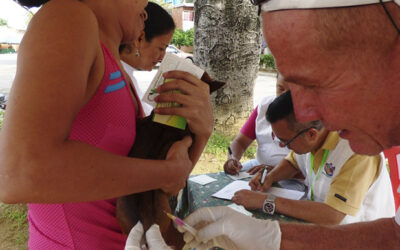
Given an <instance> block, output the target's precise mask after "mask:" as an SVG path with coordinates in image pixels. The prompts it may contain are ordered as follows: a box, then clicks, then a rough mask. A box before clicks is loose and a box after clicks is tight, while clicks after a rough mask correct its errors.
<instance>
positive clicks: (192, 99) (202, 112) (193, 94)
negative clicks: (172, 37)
mask: <svg viewBox="0 0 400 250" xmlns="http://www.w3.org/2000/svg"><path fill="white" fill-rule="evenodd" d="M163 76H164V78H165V79H174V80H171V81H168V82H166V83H164V84H162V85H161V86H159V87H158V88H157V92H159V93H160V95H159V96H157V97H156V98H155V101H156V102H157V103H162V102H177V103H179V104H181V105H182V106H180V107H169V108H156V109H155V110H154V112H155V113H157V114H162V115H179V116H182V117H184V118H186V121H187V123H188V125H189V128H190V130H191V131H192V133H194V134H195V135H196V136H201V137H203V138H207V139H208V138H209V137H210V136H211V133H212V132H213V125H214V117H213V113H212V107H211V102H210V89H209V86H208V85H207V84H206V83H204V82H203V81H201V80H199V79H198V78H197V77H195V76H194V75H192V74H190V73H187V72H183V71H170V72H166V73H164V74H163ZM172 90H179V91H180V92H178V91H172Z"/></svg>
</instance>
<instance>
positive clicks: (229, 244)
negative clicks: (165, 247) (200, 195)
mask: <svg viewBox="0 0 400 250" xmlns="http://www.w3.org/2000/svg"><path fill="white" fill-rule="evenodd" d="M185 222H186V223H188V224H189V225H191V226H193V227H195V228H198V231H197V234H196V236H193V235H192V234H190V233H189V232H185V235H184V240H185V241H186V242H187V245H189V246H190V247H195V248H196V249H207V248H210V247H213V246H218V247H222V248H225V249H229V250H235V249H237V250H239V249H246V250H253V249H254V250H256V249H271V250H277V249H279V247H280V244H281V230H280V227H279V223H278V222H277V221H271V220H258V219H255V218H252V217H249V216H246V215H244V214H241V213H238V212H236V211H234V210H233V209H231V208H229V207H203V208H200V209H198V210H196V211H195V212H194V213H192V214H191V215H189V216H188V217H187V218H186V219H185ZM178 229H179V230H180V231H185V230H184V229H183V228H182V227H179V228H178Z"/></svg>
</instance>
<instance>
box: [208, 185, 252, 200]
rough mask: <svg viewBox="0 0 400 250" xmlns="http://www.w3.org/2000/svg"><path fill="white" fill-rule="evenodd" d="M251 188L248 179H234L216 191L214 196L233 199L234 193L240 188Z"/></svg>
mask: <svg viewBox="0 0 400 250" xmlns="http://www.w3.org/2000/svg"><path fill="white" fill-rule="evenodd" d="M243 189H246V190H250V189H251V188H250V186H249V182H248V181H240V180H238V181H234V182H231V183H229V184H228V185H226V186H225V187H224V188H222V189H221V190H219V191H218V192H216V193H214V194H213V195H212V196H213V197H215V198H220V199H224V200H232V197H233V195H234V194H235V193H236V191H239V190H243Z"/></svg>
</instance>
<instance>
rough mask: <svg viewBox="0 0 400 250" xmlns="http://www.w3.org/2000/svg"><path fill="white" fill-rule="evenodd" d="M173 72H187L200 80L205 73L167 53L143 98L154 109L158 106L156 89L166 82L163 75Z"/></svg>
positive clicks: (187, 61) (185, 60) (188, 61)
mask: <svg viewBox="0 0 400 250" xmlns="http://www.w3.org/2000/svg"><path fill="white" fill-rule="evenodd" d="M171 70H181V71H185V72H188V73H191V74H192V75H194V76H196V77H197V78H199V79H200V78H201V77H202V76H203V73H204V70H203V69H201V68H199V67H197V66H196V65H194V64H193V63H192V62H191V61H190V60H187V59H184V58H180V57H178V56H177V55H174V54H171V53H166V54H165V56H164V59H163V60H162V61H161V64H160V67H159V68H158V71H157V74H156V75H155V76H154V78H153V80H152V81H151V83H150V85H149V88H148V89H147V91H146V93H145V94H144V96H143V98H142V101H144V102H145V103H148V104H150V105H151V106H152V107H153V108H154V107H155V106H156V102H155V101H154V98H155V97H156V96H157V95H158V93H157V92H155V89H156V88H157V87H158V86H160V85H161V84H163V82H164V77H163V76H162V74H163V73H165V72H168V71H171Z"/></svg>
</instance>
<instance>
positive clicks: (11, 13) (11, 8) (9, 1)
mask: <svg viewBox="0 0 400 250" xmlns="http://www.w3.org/2000/svg"><path fill="white" fill-rule="evenodd" d="M35 10H36V8H33V9H32V11H33V12H35ZM0 18H2V19H4V20H6V21H7V23H8V26H10V27H12V28H16V29H26V25H27V23H26V22H27V20H28V12H27V11H26V10H25V9H24V8H22V7H21V6H20V5H18V4H17V3H16V2H14V1H13V0H1V4H0Z"/></svg>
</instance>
